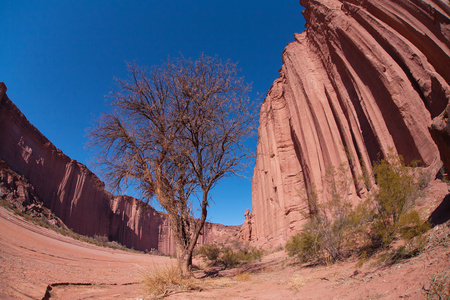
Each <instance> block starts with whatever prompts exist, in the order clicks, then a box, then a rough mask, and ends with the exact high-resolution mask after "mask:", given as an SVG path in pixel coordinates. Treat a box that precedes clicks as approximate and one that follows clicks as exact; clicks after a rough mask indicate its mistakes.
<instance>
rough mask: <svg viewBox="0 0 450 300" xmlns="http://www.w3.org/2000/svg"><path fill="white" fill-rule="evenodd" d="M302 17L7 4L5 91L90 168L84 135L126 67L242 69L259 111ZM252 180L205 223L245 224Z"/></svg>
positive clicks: (197, 8) (258, 9) (223, 199)
mask: <svg viewBox="0 0 450 300" xmlns="http://www.w3.org/2000/svg"><path fill="white" fill-rule="evenodd" d="M302 10H303V8H302V7H301V6H300V4H299V1H298V0H282V1H268V0H267V1H266V0H259V1H256V0H244V1H242V0H241V1H237V0H226V1H215V0H191V1H181V0H167V1H161V0H159V1H156V0H148V1H113V0H111V1H106V0H105V1H95V0H90V1H84V0H73V1H61V0H59V1H52V0H41V1H31V0H30V1H17V0H11V1H9V0H2V1H1V5H0V28H1V35H0V36H1V44H0V81H3V82H5V84H6V86H7V88H8V91H7V94H8V96H9V98H10V99H11V100H12V101H13V102H14V103H15V104H16V105H17V106H18V107H19V109H20V110H21V111H22V112H23V113H24V114H25V116H26V117H27V118H28V120H29V121H30V122H31V123H32V124H33V125H34V126H36V127H37V128H38V129H39V130H40V131H41V132H42V133H43V134H44V135H45V136H46V137H47V138H48V139H49V140H50V141H51V142H52V143H53V144H54V145H55V146H56V147H58V148H60V149H61V150H62V151H63V152H64V153H65V154H67V155H68V156H69V157H71V158H72V159H76V160H77V161H79V162H81V163H84V164H86V165H87V166H88V167H91V164H90V163H89V161H90V160H92V158H91V156H90V155H91V154H89V151H88V150H87V149H86V146H85V145H86V142H87V136H86V128H88V127H90V126H91V125H92V122H93V120H94V119H95V118H96V117H97V116H98V115H99V114H100V112H103V111H107V107H106V98H105V95H107V94H108V93H109V91H110V90H111V88H112V87H113V86H114V77H118V78H125V77H126V76H127V70H126V62H133V61H136V62H137V63H138V64H139V65H145V66H152V65H157V64H161V62H163V61H165V60H166V59H167V58H168V57H169V56H170V57H177V56H179V54H180V53H181V54H183V55H184V57H186V58H187V57H192V58H194V59H195V58H197V57H198V56H199V54H200V53H202V52H203V53H205V54H206V55H209V56H214V55H218V56H219V57H220V58H222V59H230V60H232V61H233V62H238V66H239V68H240V69H241V70H242V75H243V76H245V79H246V81H247V82H249V83H252V84H253V96H255V98H256V96H257V95H258V94H259V101H262V100H263V99H264V96H265V94H266V93H267V91H268V90H269V88H270V86H271V84H272V82H273V81H274V80H275V79H276V78H277V77H278V75H279V73H278V70H279V68H280V67H281V64H282V62H281V54H282V52H283V49H284V47H285V46H286V44H287V43H289V42H291V41H293V40H294V36H293V34H294V33H296V32H302V31H303V30H304V18H303V16H302V15H301V11H302ZM254 146H255V147H256V143H255V145H254ZM252 172H253V167H252V168H251V169H249V172H248V173H247V174H245V175H246V176H247V177H248V179H245V178H238V177H231V178H226V179H224V180H223V181H221V182H220V183H219V185H218V186H217V187H216V188H215V189H214V190H213V194H212V196H213V201H214V204H213V205H212V206H211V207H210V209H209V212H208V221H210V222H215V223H222V224H226V225H240V224H242V222H243V221H244V212H245V210H246V209H247V208H251V180H250V179H251V176H252Z"/></svg>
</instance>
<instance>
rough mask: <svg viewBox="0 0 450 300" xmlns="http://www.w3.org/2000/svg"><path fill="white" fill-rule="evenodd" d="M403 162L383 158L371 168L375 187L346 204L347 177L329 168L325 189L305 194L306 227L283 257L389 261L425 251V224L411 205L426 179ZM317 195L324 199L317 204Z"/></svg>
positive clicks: (317, 260)
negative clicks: (374, 257)
mask: <svg viewBox="0 0 450 300" xmlns="http://www.w3.org/2000/svg"><path fill="white" fill-rule="evenodd" d="M414 166H415V165H414V164H413V165H410V166H406V165H405V164H404V161H403V158H402V157H401V156H397V155H389V156H387V157H386V158H384V159H380V160H379V161H378V162H376V163H375V164H374V166H373V175H374V177H375V180H376V186H375V187H374V188H373V192H372V193H371V195H370V196H369V197H368V198H367V199H366V200H363V201H361V202H360V203H359V204H357V205H352V203H351V201H350V199H349V194H350V193H349V188H350V186H351V184H352V181H351V180H352V179H351V178H346V177H345V170H344V169H343V166H340V167H339V168H338V169H334V168H331V169H330V170H329V171H328V172H327V175H326V177H325V178H324V182H325V188H324V190H323V191H320V192H318V193H310V196H309V197H308V199H307V201H308V206H309V207H310V212H309V215H308V222H307V224H306V225H305V228H304V230H303V231H302V232H300V233H298V234H296V235H294V236H293V237H292V238H291V239H290V240H289V241H288V242H287V244H286V251H287V253H288V255H289V256H295V257H297V258H298V259H299V260H301V261H303V262H312V263H325V262H326V263H329V262H331V263H333V262H336V261H338V260H341V259H343V258H345V257H348V256H350V255H353V254H356V255H359V257H360V258H361V259H362V260H364V259H366V258H367V257H368V256H370V255H373V254H375V253H378V252H380V250H382V251H381V252H383V254H382V255H380V260H382V261H383V262H390V263H392V262H395V261H398V260H400V259H403V258H408V257H412V256H415V255H417V254H418V253H420V251H421V250H422V249H423V248H424V246H425V238H424V237H423V233H425V232H426V231H427V230H429V229H430V228H431V225H430V224H429V223H428V222H426V221H424V220H421V218H420V216H419V213H418V212H417V211H416V210H414V202H415V200H416V199H417V198H418V197H419V196H420V195H421V191H422V190H423V189H424V188H425V187H426V186H427V183H428V181H429V176H428V175H427V174H426V173H425V172H424V171H422V170H421V169H420V168H414ZM318 195H325V196H324V199H326V200H325V201H319V199H318Z"/></svg>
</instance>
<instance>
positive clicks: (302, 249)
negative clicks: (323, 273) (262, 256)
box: [286, 230, 321, 262]
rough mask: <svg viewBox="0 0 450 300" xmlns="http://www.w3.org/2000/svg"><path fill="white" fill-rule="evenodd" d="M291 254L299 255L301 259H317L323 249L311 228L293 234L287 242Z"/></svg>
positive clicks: (287, 249)
mask: <svg viewBox="0 0 450 300" xmlns="http://www.w3.org/2000/svg"><path fill="white" fill-rule="evenodd" d="M286 251H287V253H288V255H289V256H291V257H292V256H297V257H298V258H299V259H300V260H301V261H303V262H306V261H312V260H316V259H317V258H318V256H319V252H320V251H321V247H320V243H319V242H318V239H317V237H316V236H315V235H314V234H313V231H311V230H305V231H303V232H300V233H297V234H296V235H294V236H292V237H291V238H290V239H289V241H288V242H287V243H286Z"/></svg>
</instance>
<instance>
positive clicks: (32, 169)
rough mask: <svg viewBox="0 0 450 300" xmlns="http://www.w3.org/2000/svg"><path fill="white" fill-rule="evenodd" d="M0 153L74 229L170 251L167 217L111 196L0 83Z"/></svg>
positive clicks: (215, 231)
mask: <svg viewBox="0 0 450 300" xmlns="http://www.w3.org/2000/svg"><path fill="white" fill-rule="evenodd" d="M0 158H1V159H3V160H4V161H5V162H6V163H7V164H8V165H9V167H10V168H11V169H12V170H14V171H15V172H17V173H19V174H21V175H23V176H25V177H26V178H27V179H28V180H29V182H30V183H31V184H32V185H33V186H34V191H35V193H36V195H37V196H38V197H39V199H40V200H41V201H43V202H44V205H45V206H47V207H48V208H50V209H51V210H52V211H53V212H54V213H55V215H56V216H58V217H59V218H60V219H61V220H62V221H63V222H64V223H65V224H66V225H67V226H68V227H69V228H71V229H72V230H74V231H75V232H77V233H80V234H83V235H88V236H93V235H104V236H108V237H109V238H110V239H111V240H115V241H118V242H120V243H121V244H123V245H126V246H127V247H130V248H131V247H133V248H134V249H137V250H151V249H157V250H159V251H160V252H162V253H164V254H174V253H175V244H174V240H173V238H172V235H171V232H170V227H169V223H168V218H167V217H166V215H165V214H164V213H161V212H158V211H156V210H155V209H153V208H152V207H151V206H149V205H147V204H145V203H143V202H142V201H140V200H138V199H135V198H132V197H128V196H115V195H112V194H111V193H109V192H107V191H105V189H104V183H103V182H101V181H100V180H99V179H98V177H97V176H96V175H95V174H93V173H92V172H91V171H90V170H89V169H87V167H86V166H85V165H83V164H81V163H79V162H77V161H75V160H72V159H70V158H69V157H68V156H66V155H65V154H64V153H62V152H61V151H60V150H59V149H57V148H56V147H55V146H54V145H53V144H52V143H51V142H50V141H49V140H48V139H47V138H46V137H45V136H43V135H42V134H41V133H40V132H39V131H38V130H37V129H36V128H35V127H34V126H33V125H31V124H30V123H29V122H28V120H27V119H26V118H25V116H24V115H23V114H22V113H21V112H20V111H19V109H18V108H17V107H16V106H15V105H14V104H13V103H12V102H11V100H10V99H9V98H8V97H7V95H6V86H5V85H4V84H3V83H0ZM237 230H238V227H236V226H224V225H220V224H211V223H207V224H205V230H204V234H203V235H202V236H200V239H199V243H201V244H203V243H205V242H209V243H211V242H213V241H225V240H226V239H228V238H229V237H231V236H232V235H233V234H235V233H236V232H237Z"/></svg>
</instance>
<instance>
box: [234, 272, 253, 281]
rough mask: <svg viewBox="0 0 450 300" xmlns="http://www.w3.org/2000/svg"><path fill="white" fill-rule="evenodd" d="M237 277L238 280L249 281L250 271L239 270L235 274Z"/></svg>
mask: <svg viewBox="0 0 450 300" xmlns="http://www.w3.org/2000/svg"><path fill="white" fill-rule="evenodd" d="M235 279H236V280H237V281H249V280H250V273H249V272H245V271H241V270H238V271H237V273H236V275H235Z"/></svg>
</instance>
